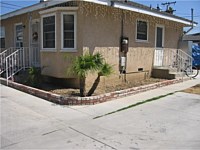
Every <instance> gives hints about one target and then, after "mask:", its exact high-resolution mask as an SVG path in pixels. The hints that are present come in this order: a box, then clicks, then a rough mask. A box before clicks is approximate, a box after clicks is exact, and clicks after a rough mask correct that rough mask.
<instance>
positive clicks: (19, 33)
mask: <svg viewBox="0 0 200 150" xmlns="http://www.w3.org/2000/svg"><path fill="white" fill-rule="evenodd" d="M15 44H16V47H23V25H22V24H21V23H20V24H16V25H15Z"/></svg>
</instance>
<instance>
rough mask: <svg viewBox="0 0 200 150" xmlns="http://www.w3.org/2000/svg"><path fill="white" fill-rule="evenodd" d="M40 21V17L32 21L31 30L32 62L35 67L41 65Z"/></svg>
mask: <svg viewBox="0 0 200 150" xmlns="http://www.w3.org/2000/svg"><path fill="white" fill-rule="evenodd" d="M39 33H40V22H39V19H34V20H32V21H31V30H30V37H31V38H30V58H31V64H32V65H33V66H35V67H39V66H40V36H39V35H40V34H39Z"/></svg>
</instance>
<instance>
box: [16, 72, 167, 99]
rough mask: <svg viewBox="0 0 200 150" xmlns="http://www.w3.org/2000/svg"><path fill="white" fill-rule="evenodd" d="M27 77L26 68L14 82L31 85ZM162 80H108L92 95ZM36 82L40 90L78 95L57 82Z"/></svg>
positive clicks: (77, 91) (78, 94) (78, 93)
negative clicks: (108, 81)
mask: <svg viewBox="0 0 200 150" xmlns="http://www.w3.org/2000/svg"><path fill="white" fill-rule="evenodd" d="M29 78H30V77H29V73H28V71H27V70H26V71H24V72H22V73H20V74H18V75H16V76H15V82H18V83H21V84H25V85H28V86H31V84H27V81H28V79H29ZM41 78H42V76H41ZM162 81H165V79H157V78H149V79H144V80H138V81H135V82H110V83H106V85H105V86H99V87H98V88H97V89H96V91H95V92H94V94H93V96H94V95H100V94H104V93H110V92H114V91H119V90H125V89H128V88H132V87H138V86H142V85H149V84H153V83H157V82H162ZM36 83H37V87H36V88H38V89H41V90H45V91H48V92H52V93H55V94H59V95H62V96H80V92H79V89H73V88H66V87H64V86H62V85H59V84H52V83H49V82H48V83H47V82H44V81H43V80H40V83H39V84H38V82H36ZM86 92H88V91H86Z"/></svg>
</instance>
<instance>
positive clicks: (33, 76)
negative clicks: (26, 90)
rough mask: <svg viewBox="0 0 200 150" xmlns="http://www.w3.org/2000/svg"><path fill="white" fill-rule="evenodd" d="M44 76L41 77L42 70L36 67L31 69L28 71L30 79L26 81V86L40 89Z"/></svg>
mask: <svg viewBox="0 0 200 150" xmlns="http://www.w3.org/2000/svg"><path fill="white" fill-rule="evenodd" d="M41 81H42V76H41V69H40V68H36V67H31V68H30V69H29V70H28V79H27V80H26V84H28V85H30V86H33V87H39V86H40V85H41Z"/></svg>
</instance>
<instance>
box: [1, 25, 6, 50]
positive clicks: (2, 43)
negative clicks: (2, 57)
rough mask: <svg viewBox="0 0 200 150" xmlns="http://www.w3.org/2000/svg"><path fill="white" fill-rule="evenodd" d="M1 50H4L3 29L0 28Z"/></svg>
mask: <svg viewBox="0 0 200 150" xmlns="http://www.w3.org/2000/svg"><path fill="white" fill-rule="evenodd" d="M0 38H1V41H0V42H1V44H0V45H1V48H5V27H0Z"/></svg>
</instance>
